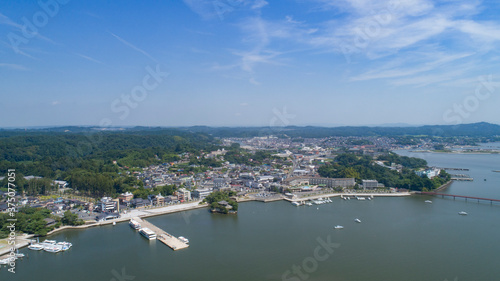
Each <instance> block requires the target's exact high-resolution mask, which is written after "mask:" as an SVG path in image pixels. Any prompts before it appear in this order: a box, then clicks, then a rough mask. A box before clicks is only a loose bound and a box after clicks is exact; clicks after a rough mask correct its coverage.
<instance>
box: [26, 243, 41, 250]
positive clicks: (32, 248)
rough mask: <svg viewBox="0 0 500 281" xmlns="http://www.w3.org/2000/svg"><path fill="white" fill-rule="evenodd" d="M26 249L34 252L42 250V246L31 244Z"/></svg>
mask: <svg viewBox="0 0 500 281" xmlns="http://www.w3.org/2000/svg"><path fill="white" fill-rule="evenodd" d="M28 249H30V250H34V251H40V250H43V246H42V245H40V244H31V245H29V246H28Z"/></svg>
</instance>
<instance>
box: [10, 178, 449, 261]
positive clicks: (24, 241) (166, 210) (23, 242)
mask: <svg viewBox="0 0 500 281" xmlns="http://www.w3.org/2000/svg"><path fill="white" fill-rule="evenodd" d="M447 184H448V183H447ZM450 184H451V183H450ZM445 185H446V184H445ZM440 188H441V187H440ZM414 194H415V193H414V192H398V193H326V194H320V195H314V196H307V197H301V198H294V199H290V198H286V197H284V196H280V197H275V198H270V199H257V198H248V197H247V198H241V199H239V200H237V202H238V203H243V202H251V201H256V202H262V203H270V202H276V201H281V200H283V201H288V202H294V201H305V200H310V199H317V198H320V197H343V196H363V197H368V196H374V197H402V196H411V195H414ZM199 203H200V201H196V202H193V203H185V204H183V205H181V206H168V207H160V208H156V209H141V210H132V211H131V212H129V213H127V214H123V215H122V216H121V217H120V218H118V219H113V220H107V221H102V222H94V223H89V224H84V225H78V226H72V225H65V226H61V227H60V228H57V229H54V230H52V231H50V232H48V233H47V235H46V236H45V237H44V238H45V239H47V238H48V237H49V236H51V235H54V234H56V233H58V232H61V231H64V230H71V229H87V228H91V227H98V226H105V225H111V224H113V222H115V223H122V222H127V221H129V220H130V219H131V218H132V217H140V218H149V217H155V216H161V215H168V214H172V213H177V212H184V211H190V210H196V209H201V208H208V207H209V205H208V204H207V203H205V204H202V205H200V204H199ZM33 237H34V235H33V234H23V236H22V237H17V238H16V244H15V247H16V249H21V248H24V247H27V246H28V245H29V244H30V240H31V238H33ZM3 240H7V238H5V239H2V240H0V241H3ZM18 240H19V241H20V243H18ZM4 248H5V249H4ZM10 249H11V246H10V245H6V246H4V247H2V248H0V258H4V256H5V255H6V254H9V253H10Z"/></svg>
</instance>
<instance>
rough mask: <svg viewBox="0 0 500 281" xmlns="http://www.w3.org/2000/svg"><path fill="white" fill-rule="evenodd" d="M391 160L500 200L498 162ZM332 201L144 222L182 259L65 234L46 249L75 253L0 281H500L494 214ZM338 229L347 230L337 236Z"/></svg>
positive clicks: (485, 206)
mask: <svg viewBox="0 0 500 281" xmlns="http://www.w3.org/2000/svg"><path fill="white" fill-rule="evenodd" d="M398 153H400V154H403V155H409V156H415V157H420V158H423V159H425V160H427V161H428V162H429V164H430V165H436V166H440V167H454V168H469V169H470V171H467V172H463V171H462V172H460V173H466V174H469V175H470V176H471V177H473V178H474V179H475V180H474V181H473V182H456V183H453V185H452V186H451V187H450V188H449V189H447V190H446V191H445V192H447V193H451V194H460V195H471V196H477V197H488V198H498V199H500V173H494V172H492V170H500V155H472V154H471V155H466V154H460V155H454V154H433V153H410V152H407V151H399V152H398ZM485 179H486V181H485ZM427 199H430V200H432V201H433V203H432V204H426V203H424V200H427ZM333 201H334V202H333V203H330V204H324V205H320V206H316V205H315V206H301V207H294V206H292V205H291V204H290V203H287V202H275V203H267V204H265V203H259V202H248V203H242V204H240V211H239V214H238V215H237V216H229V215H227V216H225V215H215V214H210V213H209V212H208V211H207V210H206V209H201V210H193V211H188V212H181V213H175V214H170V215H164V216H158V217H154V218H149V219H148V220H149V221H151V222H152V223H154V224H156V225H157V226H159V227H161V228H163V229H165V230H167V231H168V232H170V233H171V234H174V235H176V236H180V235H182V236H186V237H188V238H189V239H190V242H191V246H190V247H189V248H188V249H185V250H180V251H176V252H174V251H172V250H170V248H168V247H167V246H165V245H163V244H162V243H160V242H159V241H152V242H149V241H148V240H146V239H144V238H143V237H142V236H140V235H139V233H137V232H136V231H135V230H132V229H131V228H130V227H129V226H128V224H127V223H120V224H118V225H116V226H105V227H99V228H91V229H87V230H82V231H74V230H69V231H64V232H61V233H59V234H56V235H54V236H51V237H50V239H54V240H65V241H70V242H72V243H73V248H72V249H71V250H69V251H67V252H64V253H59V254H52V253H47V252H43V251H41V252H36V251H30V250H28V249H26V248H25V249H22V250H21V252H23V253H25V254H27V255H28V257H27V258H24V259H23V260H20V261H18V263H17V268H16V271H17V273H16V274H11V273H9V272H7V268H6V267H5V266H3V267H2V268H1V270H0V280H2V281H3V280H54V281H57V280H64V281H66V280H73V281H84V280H85V281H87V280H110V281H111V280H113V281H120V280H173V281H176V280H231V281H236V280H294V281H298V280H381V281H382V280H384V281H385V280H401V281H408V280H436V281H444V280H449V281H452V280H499V278H500V277H499V276H500V267H499V266H498V261H499V255H500V243H499V241H498V239H499V237H500V216H499V214H500V204H493V205H490V204H489V203H477V202H473V201H469V202H465V201H464V200H458V199H457V200H453V199H442V198H439V197H424V196H413V197H403V198H375V199H374V200H372V201H357V200H350V201H344V200H340V199H339V198H335V199H333ZM460 211H466V212H467V213H468V214H469V215H468V216H459V215H458V212H460ZM355 218H359V219H360V220H361V221H362V223H356V222H354V219H355ZM337 224H339V225H343V226H344V229H342V230H335V229H333V226H335V225H337ZM325 244H327V245H329V246H326V247H325V246H324V245H325Z"/></svg>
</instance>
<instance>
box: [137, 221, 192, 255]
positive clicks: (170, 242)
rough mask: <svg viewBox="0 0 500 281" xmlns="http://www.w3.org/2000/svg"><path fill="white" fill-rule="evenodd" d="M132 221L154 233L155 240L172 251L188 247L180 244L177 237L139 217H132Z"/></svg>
mask: <svg viewBox="0 0 500 281" xmlns="http://www.w3.org/2000/svg"><path fill="white" fill-rule="evenodd" d="M133 220H135V221H136V222H138V223H140V224H141V227H147V228H149V229H151V230H152V231H153V232H154V233H156V239H157V240H160V242H162V243H163V244H165V245H167V246H169V247H170V248H171V249H172V250H174V251H177V250H180V249H185V248H187V247H189V244H187V243H184V242H182V241H181V240H179V239H178V238H177V237H175V236H173V235H171V234H169V233H167V232H166V231H164V230H162V229H161V228H159V227H157V226H156V225H154V224H152V223H150V222H148V221H145V220H143V219H141V218H139V217H134V218H133Z"/></svg>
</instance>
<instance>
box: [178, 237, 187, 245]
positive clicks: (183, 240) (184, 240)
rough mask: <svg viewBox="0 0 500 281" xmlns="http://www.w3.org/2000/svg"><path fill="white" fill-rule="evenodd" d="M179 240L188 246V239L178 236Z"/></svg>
mask: <svg viewBox="0 0 500 281" xmlns="http://www.w3.org/2000/svg"><path fill="white" fill-rule="evenodd" d="M179 240H181V241H182V242H184V243H186V244H189V239H187V238H186V237H184V236H179Z"/></svg>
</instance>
